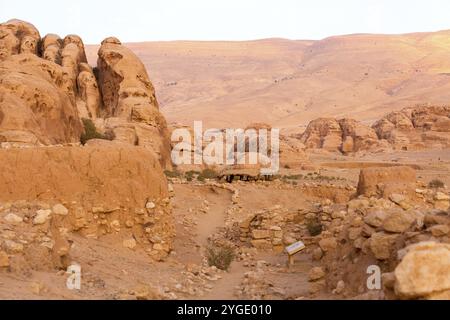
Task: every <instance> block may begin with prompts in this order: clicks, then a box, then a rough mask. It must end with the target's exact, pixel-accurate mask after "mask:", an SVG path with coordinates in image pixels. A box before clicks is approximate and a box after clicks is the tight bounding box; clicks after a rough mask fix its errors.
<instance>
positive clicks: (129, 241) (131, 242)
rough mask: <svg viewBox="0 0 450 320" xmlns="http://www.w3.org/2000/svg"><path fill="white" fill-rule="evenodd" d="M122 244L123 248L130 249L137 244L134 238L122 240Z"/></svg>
mask: <svg viewBox="0 0 450 320" xmlns="http://www.w3.org/2000/svg"><path fill="white" fill-rule="evenodd" d="M122 244H123V246H124V247H125V248H128V249H131V250H133V249H134V248H136V245H137V243H136V240H135V239H134V238H131V239H126V240H123V242H122Z"/></svg>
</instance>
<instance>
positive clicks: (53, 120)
mask: <svg viewBox="0 0 450 320" xmlns="http://www.w3.org/2000/svg"><path fill="white" fill-rule="evenodd" d="M63 79H64V72H63V70H62V68H61V66H59V65H57V64H55V63H53V62H51V61H47V60H43V59H40V58H39V57H37V56H36V55H32V54H20V55H14V56H11V57H10V58H9V59H7V60H4V61H3V62H1V63H0V137H1V138H0V139H1V140H0V141H1V143H2V145H5V144H8V143H9V144H12V145H14V144H20V145H23V144H26V145H52V144H61V143H74V142H78V141H79V138H80V135H81V133H82V130H83V129H82V125H81V123H80V120H79V117H78V112H77V109H76V106H75V104H74V101H73V100H71V99H70V97H69V96H68V95H67V94H66V92H65V88H64V84H63V83H64V80H63Z"/></svg>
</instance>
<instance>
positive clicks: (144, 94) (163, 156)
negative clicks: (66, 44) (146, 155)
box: [97, 38, 170, 167]
mask: <svg viewBox="0 0 450 320" xmlns="http://www.w3.org/2000/svg"><path fill="white" fill-rule="evenodd" d="M98 57H99V58H98V62H97V65H98V75H99V86H100V89H101V92H102V97H103V113H104V115H105V116H106V117H109V118H112V119H111V121H105V122H104V123H103V124H101V123H99V126H100V127H103V128H107V129H110V130H112V131H113V132H114V133H115V136H116V139H117V140H120V141H124V142H127V143H132V144H135V145H140V146H145V147H150V148H152V149H153V150H155V152H156V153H157V154H158V156H159V158H160V161H161V163H162V164H163V166H164V167H170V138H169V131H168V129H167V124H166V121H165V119H164V117H163V116H162V114H161V113H160V112H159V110H158V108H159V107H158V102H157V100H156V96H155V90H154V88H153V85H152V83H151V82H150V80H149V77H148V75H147V71H146V69H145V67H144V65H143V64H142V62H141V61H140V60H139V59H138V58H137V57H136V55H135V54H134V53H133V52H132V51H131V50H129V49H128V48H126V47H125V46H123V45H122V44H121V43H120V41H119V40H118V39H116V38H107V39H105V40H104V41H103V42H102V46H101V47H100V50H99V52H98Z"/></svg>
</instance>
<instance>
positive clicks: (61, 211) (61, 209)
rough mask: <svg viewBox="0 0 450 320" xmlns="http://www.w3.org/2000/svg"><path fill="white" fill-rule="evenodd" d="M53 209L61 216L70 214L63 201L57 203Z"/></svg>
mask: <svg viewBox="0 0 450 320" xmlns="http://www.w3.org/2000/svg"><path fill="white" fill-rule="evenodd" d="M52 210H53V213H54V214H57V215H59V216H67V215H68V214H69V210H68V209H67V208H66V207H65V206H64V205H62V204H61V203H58V204H55V205H54V206H53V208H52Z"/></svg>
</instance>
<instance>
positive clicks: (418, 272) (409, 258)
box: [395, 242, 450, 298]
mask: <svg viewBox="0 0 450 320" xmlns="http://www.w3.org/2000/svg"><path fill="white" fill-rule="evenodd" d="M407 250H408V253H407V254H406V255H405V256H404V258H403V260H402V261H401V262H400V264H399V265H398V266H397V268H396V269H395V292H396V293H397V295H399V296H400V297H404V298H422V297H424V298H433V297H434V296H436V295H438V296H441V295H442V294H444V293H447V296H448V293H450V245H449V244H443V243H435V242H423V243H419V244H415V245H412V246H410V247H409V248H407Z"/></svg>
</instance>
